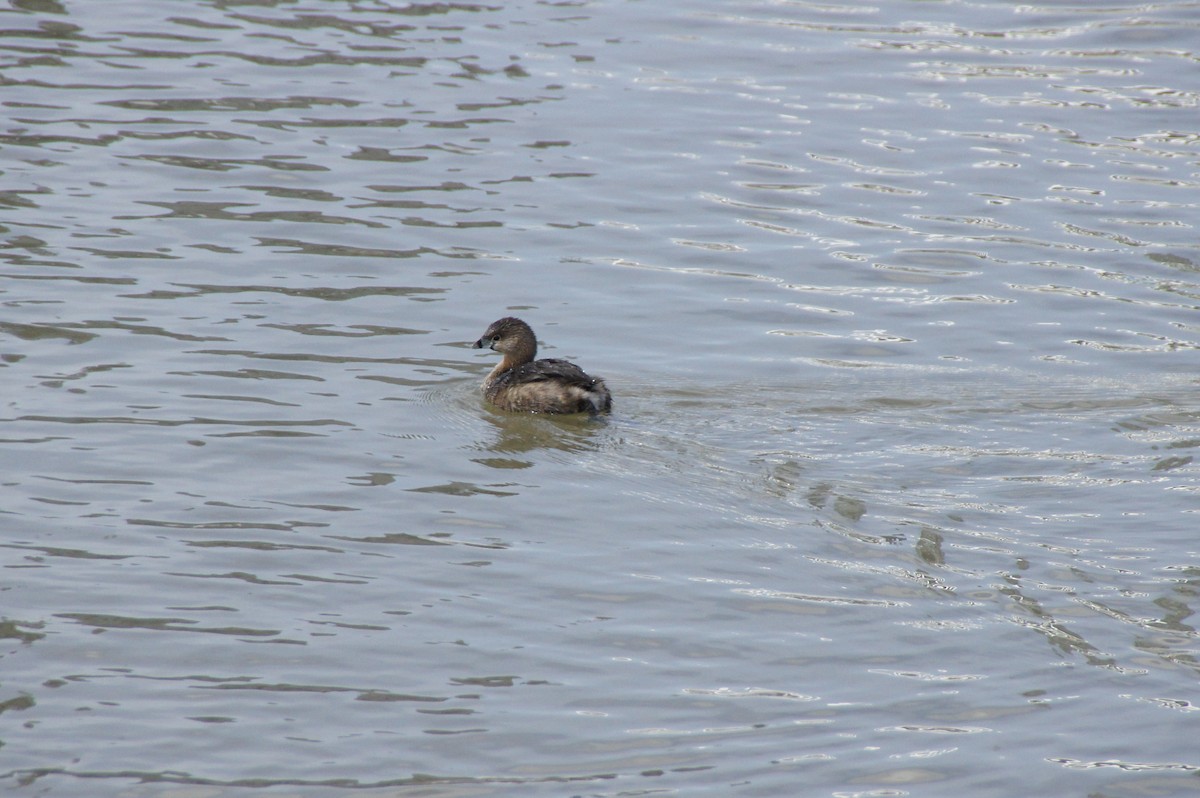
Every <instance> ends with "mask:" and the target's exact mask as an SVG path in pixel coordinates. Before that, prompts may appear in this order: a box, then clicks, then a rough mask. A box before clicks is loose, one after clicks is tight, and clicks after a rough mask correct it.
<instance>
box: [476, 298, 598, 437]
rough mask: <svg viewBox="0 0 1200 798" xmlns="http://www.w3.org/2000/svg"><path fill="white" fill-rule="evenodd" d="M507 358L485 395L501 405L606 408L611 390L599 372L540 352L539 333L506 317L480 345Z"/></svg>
mask: <svg viewBox="0 0 1200 798" xmlns="http://www.w3.org/2000/svg"><path fill="white" fill-rule="evenodd" d="M484 347H488V348H489V349H494V350H496V351H497V352H499V353H500V354H502V355H504V357H503V358H502V359H501V360H500V363H499V365H497V366H496V368H494V369H492V373H491V374H489V375H487V379H485V380H484V381H483V395H484V398H486V399H487V400H488V401H489V402H491V403H492V404H494V405H496V406H497V407H499V408H500V409H502V410H516V411H518V412H524V413H591V414H592V415H595V414H596V413H607V412H608V411H609V410H611V409H612V395H611V394H609V392H608V388H607V387H605V385H604V380H602V379H600V378H599V377H589V376H588V375H587V374H586V373H584V371H583V369H581V368H579V366H576V365H575V364H574V363H571V362H569V361H566V360H557V359H553V358H550V359H543V360H534V358H535V357H537V337H536V336H534V334H533V330H532V329H530V327H529V325H528V324H526V323H525V322H523V321H521V320H520V319H517V318H513V317H512V316H506V317H504V318H503V319H498V320H496V321H494V322H492V324H491V326H489V327H488V328H487V332H485V333H484V334H483V337H482V338H480V339H479V340H478V341H476V342H475V348H476V349H483V348H484Z"/></svg>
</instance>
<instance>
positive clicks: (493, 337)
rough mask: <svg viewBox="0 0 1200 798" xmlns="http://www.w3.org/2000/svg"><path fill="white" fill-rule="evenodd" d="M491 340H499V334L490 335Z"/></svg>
mask: <svg viewBox="0 0 1200 798" xmlns="http://www.w3.org/2000/svg"><path fill="white" fill-rule="evenodd" d="M492 340H493V341H499V340H500V336H499V335H493V336H492Z"/></svg>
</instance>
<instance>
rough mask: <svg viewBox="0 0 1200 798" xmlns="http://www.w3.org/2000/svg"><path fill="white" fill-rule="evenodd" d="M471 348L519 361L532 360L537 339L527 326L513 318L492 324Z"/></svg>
mask: <svg viewBox="0 0 1200 798" xmlns="http://www.w3.org/2000/svg"><path fill="white" fill-rule="evenodd" d="M473 346H474V347H475V348H476V349H485V348H486V349H494V350H495V351H497V352H499V353H501V354H503V355H505V356H507V357H511V358H515V359H519V360H521V361H526V360H533V358H534V356H535V355H536V354H537V337H536V336H534V334H533V330H532V329H531V328H530V326H529V325H528V324H526V323H525V322H523V321H521V320H520V319H518V318H515V317H513V316H505V317H504V318H503V319H497V320H496V321H494V322H492V323H491V324H490V325H489V326H488V328H487V332H485V333H484V334H483V337H481V338H480V339H479V340H478V341H476V342H475V343H474V344H473Z"/></svg>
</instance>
